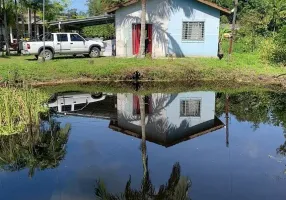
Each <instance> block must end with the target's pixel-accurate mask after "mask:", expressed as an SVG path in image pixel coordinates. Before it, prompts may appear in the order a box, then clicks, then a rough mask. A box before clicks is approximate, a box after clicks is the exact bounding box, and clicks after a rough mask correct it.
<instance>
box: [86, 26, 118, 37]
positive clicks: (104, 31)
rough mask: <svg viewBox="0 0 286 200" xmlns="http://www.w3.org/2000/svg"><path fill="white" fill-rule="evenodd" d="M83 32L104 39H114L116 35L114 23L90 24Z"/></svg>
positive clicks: (87, 35)
mask: <svg viewBox="0 0 286 200" xmlns="http://www.w3.org/2000/svg"><path fill="white" fill-rule="evenodd" d="M82 33H83V35H84V36H86V37H102V38H104V39H112V38H114V37H115V28H114V24H103V25H96V26H88V27H84V28H83V29H82Z"/></svg>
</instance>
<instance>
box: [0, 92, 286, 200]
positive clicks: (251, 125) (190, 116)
mask: <svg viewBox="0 0 286 200" xmlns="http://www.w3.org/2000/svg"><path fill="white" fill-rule="evenodd" d="M285 99H286V95H285V94H283V93H273V92H243V93H236V94H225V93H217V92H212V91H198V92H185V93H179V94H163V93H154V94H149V95H144V96H141V95H138V94H131V93H127V94H109V93H104V92H102V93H101V92H100V93H91V94H90V93H77V92H69V93H63V94H56V95H54V96H53V98H51V99H50V102H49V106H50V107H51V109H52V110H54V111H56V112H57V113H58V114H59V115H58V116H60V117H59V118H55V120H56V121H51V124H50V125H47V124H45V125H43V126H42V127H41V129H39V130H40V131H39V130H38V129H34V130H33V131H32V132H30V133H29V134H26V135H21V134H19V135H14V136H9V137H0V148H1V149H0V166H1V169H3V170H4V172H2V171H1V173H0V178H1V179H0V193H1V195H2V196H0V198H2V197H4V198H5V199H29V200H38V199H41V200H58V199H61V200H66V199H69V200H70V199H77V200H78V199H83V200H92V199H97V198H100V197H101V198H102V199H140V200H141V199H144V198H145V199H188V198H190V196H191V197H192V198H193V199H220V200H221V199H254V200H256V199H259V200H262V199H265V200H267V199H271V198H272V199H275V200H276V199H277V200H280V199H281V200H284V199H285V197H286V196H285V188H284V185H285V183H286V182H285V181H286V177H285V174H283V173H284V170H285V161H286V158H285V155H286V153H285V152H286V150H285V149H286V142H285V141H286V131H285V130H286V123H285V122H286V114H285V110H286V102H285V101H284V100H285ZM55 117H56V115H55ZM57 121H58V122H61V123H62V124H67V123H71V125H72V129H70V127H69V126H67V127H66V128H65V127H62V126H60V125H59V123H58V122H57ZM52 127H54V128H52ZM224 127H225V128H224ZM147 145H148V148H147ZM166 147H167V148H166ZM138 149H140V151H138ZM24 169H27V170H24ZM47 169H56V170H47ZM36 170H37V171H36ZM16 171H19V173H16ZM35 171H36V173H35ZM5 172H6V173H5ZM7 172H13V173H7ZM34 173H35V175H34V177H33V178H32V179H31V178H28V176H27V174H29V175H30V177H32V176H33V174H34ZM17 183H18V185H15V184H17ZM190 186H191V187H190ZM12 190H17V191H18V190H19V191H21V192H19V194H17V193H14V192H12ZM24 190H25V191H24ZM96 195H97V197H96ZM177 195H178V196H177Z"/></svg>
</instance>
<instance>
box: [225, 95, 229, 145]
mask: <svg viewBox="0 0 286 200" xmlns="http://www.w3.org/2000/svg"><path fill="white" fill-rule="evenodd" d="M225 128H226V129H225V130H226V146H227V147H229V95H228V94H226V95H225Z"/></svg>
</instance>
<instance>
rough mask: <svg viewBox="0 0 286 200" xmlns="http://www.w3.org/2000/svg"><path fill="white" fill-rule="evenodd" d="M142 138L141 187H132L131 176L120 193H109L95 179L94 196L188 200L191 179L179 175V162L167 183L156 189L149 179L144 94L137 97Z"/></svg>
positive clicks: (108, 199) (110, 199) (112, 199)
mask: <svg viewBox="0 0 286 200" xmlns="http://www.w3.org/2000/svg"><path fill="white" fill-rule="evenodd" d="M139 102H140V117H141V131H142V140H141V146H140V150H141V153H142V164H143V177H142V181H141V188H140V189H139V190H136V189H132V188H131V183H132V179H131V176H130V177H129V180H128V182H127V183H126V186H125V191H124V192H123V193H121V194H117V195H114V194H111V193H109V192H108V191H107V190H106V187H105V184H104V182H103V181H102V180H100V179H99V180H98V181H97V185H96V188H95V194H96V197H97V198H99V199H102V200H145V199H146V200H147V199H148V200H149V199H152V200H161V199H162V200H189V199H190V198H189V197H188V192H189V189H190V188H191V181H190V180H189V179H188V178H186V177H182V176H181V166H180V164H179V163H175V164H174V165H173V169H172V172H171V175H170V178H169V180H168V182H167V183H165V184H163V185H161V186H160V188H159V190H158V191H156V189H155V186H154V185H153V184H152V181H151V179H150V173H149V172H150V170H149V168H148V156H147V145H146V131H145V130H146V127H145V126H146V118H145V116H146V115H145V110H146V109H145V102H144V96H141V97H140V98H139Z"/></svg>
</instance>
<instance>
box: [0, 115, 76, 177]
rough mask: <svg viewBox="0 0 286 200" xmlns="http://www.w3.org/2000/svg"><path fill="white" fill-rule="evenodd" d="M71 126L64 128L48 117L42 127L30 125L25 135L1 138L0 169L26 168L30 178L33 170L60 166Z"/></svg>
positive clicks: (14, 169)
mask: <svg viewBox="0 0 286 200" xmlns="http://www.w3.org/2000/svg"><path fill="white" fill-rule="evenodd" d="M69 131H70V125H69V124H67V125H66V126H65V127H64V128H61V127H60V123H59V122H56V121H55V120H50V121H49V124H48V125H47V124H43V125H42V126H41V127H37V128H35V127H30V128H29V131H28V132H27V133H25V134H17V135H11V136H1V137H0V169H1V170H4V171H10V172H14V171H20V170H23V169H26V168H28V169H29V177H33V176H34V173H35V171H36V170H37V169H38V170H45V169H53V168H56V167H58V166H59V164H60V162H61V161H62V160H63V158H64V156H65V155H66V144H67V141H68V137H69Z"/></svg>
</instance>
